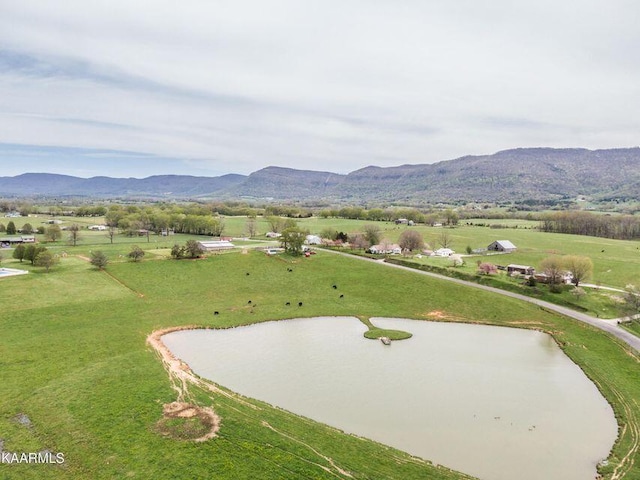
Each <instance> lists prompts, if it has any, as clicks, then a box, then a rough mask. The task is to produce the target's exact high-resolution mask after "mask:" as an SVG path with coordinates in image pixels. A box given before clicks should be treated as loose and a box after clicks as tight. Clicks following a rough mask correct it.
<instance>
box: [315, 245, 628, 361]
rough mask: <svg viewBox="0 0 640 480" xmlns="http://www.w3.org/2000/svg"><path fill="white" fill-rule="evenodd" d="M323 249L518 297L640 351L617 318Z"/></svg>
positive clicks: (364, 259) (360, 258)
mask: <svg viewBox="0 0 640 480" xmlns="http://www.w3.org/2000/svg"><path fill="white" fill-rule="evenodd" d="M323 251H325V252H330V253H335V254H337V255H344V256H347V257H349V258H355V259H359V260H363V261H365V262H374V263H378V264H381V265H385V266H387V267H391V268H398V269H400V270H406V271H408V272H413V273H417V274H420V275H426V276H428V277H433V278H438V279H440V280H446V281H448V282H453V283H457V284H459V285H466V286H468V287H473V288H479V289H481V290H486V291H488V292H493V293H496V294H498V295H504V296H507V297H511V298H517V299H518V300H522V301H524V302H529V303H533V304H534V305H538V306H540V307H543V308H545V309H547V310H552V311H554V312H557V313H560V314H562V315H565V316H567V317H571V318H574V319H576V320H579V321H581V322H584V323H588V324H589V325H593V326H594V327H596V328H599V329H600V330H604V331H605V332H608V333H610V334H611V335H613V336H614V337H616V338H618V339H620V340H622V341H623V342H624V343H626V344H627V345H629V346H630V347H632V348H634V349H635V350H636V351H637V352H640V337H636V336H635V335H633V334H632V333H629V332H627V331H626V330H624V329H623V328H620V326H619V325H618V321H617V320H616V319H613V320H605V319H602V318H596V317H592V316H591V315H586V314H584V313H580V312H576V311H575V310H571V309H570V308H566V307H562V306H560V305H556V304H554V303H550V302H545V301H544V300H538V299H537V298H532V297H527V296H526V295H521V294H519V293H513V292H508V291H506V290H500V289H499V288H495V287H488V286H486V285H480V284H478V283H475V282H469V281H467V280H460V279H458V278H451V277H447V276H445V275H440V274H438V273H432V272H425V271H423V270H416V269H414V268H409V267H403V266H402V265H394V264H393V263H386V262H384V261H381V260H374V259H371V258H366V257H359V256H357V255H350V254H348V253H343V252H337V251H335V250H324V249H323Z"/></svg>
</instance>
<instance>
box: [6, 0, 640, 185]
mask: <svg viewBox="0 0 640 480" xmlns="http://www.w3.org/2000/svg"><path fill="white" fill-rule="evenodd" d="M638 18H640V2H637V1H636V0H603V1H594V0H561V1H558V0H553V1H550V0H537V1H535V2H532V1H530V0H528V1H521V0H491V1H478V0H456V1H445V0H439V1H436V0H403V1H401V2H399V1H394V0H339V1H338V0H304V1H300V0H259V1H253V0H232V1H220V0H183V1H181V2H168V1H162V0H65V1H64V2H51V1H50V0H44V1H31V0H20V1H13V2H12V1H0V176H12V175H17V174H21V173H25V172H49V173H61V174H68V175H76V176H79V177H92V176H97V175H108V176H112V177H137V178H141V177H146V176H149V175H157V174H186V175H205V176H217V175H223V174H226V173H241V174H248V173H251V172H253V171H256V170H259V169H260V168H263V167H266V166H269V165H277V166H282V167H291V168H299V169H309V170H322V171H332V172H336V173H348V172H350V171H353V170H356V169H359V168H362V167H365V166H368V165H378V166H393V165H402V164H407V163H412V164H417V163H433V162H437V161H442V160H448V159H453V158H457V157H460V156H464V155H469V154H471V155H483V154H491V153H494V152H497V151H500V150H505V149H509V148H517V147H558V148H561V147H583V148H589V149H599V148H616V147H633V146H637V145H638V144H639V143H640V141H639V140H638V139H639V138H640V135H639V133H640V58H639V57H640V28H638V24H637V19H638Z"/></svg>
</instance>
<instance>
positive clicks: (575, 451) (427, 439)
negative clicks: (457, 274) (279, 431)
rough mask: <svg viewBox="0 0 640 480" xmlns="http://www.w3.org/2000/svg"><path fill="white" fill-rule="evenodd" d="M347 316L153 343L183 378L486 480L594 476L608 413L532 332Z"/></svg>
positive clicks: (544, 338)
mask: <svg viewBox="0 0 640 480" xmlns="http://www.w3.org/2000/svg"><path fill="white" fill-rule="evenodd" d="M372 322H373V323H374V324H375V325H376V326H379V327H381V328H393V329H399V330H406V331H409V332H411V333H413V337H412V338H411V339H409V340H403V341H398V342H393V343H392V345H390V346H385V345H383V344H382V343H381V342H380V341H377V340H367V339H365V338H364V337H363V336H362V335H363V333H364V332H365V331H366V327H365V326H364V325H363V324H362V323H361V322H360V321H358V320H357V319H356V318H352V317H321V318H312V319H296V320H287V321H278V322H266V323H262V324H258V325H252V326H248V327H238V328H233V329H228V330H187V331H182V332H174V333H171V334H168V335H165V336H164V337H163V341H164V342H165V344H166V345H167V347H169V349H170V350H171V351H172V352H173V353H174V354H175V355H176V356H178V357H179V358H181V359H182V360H184V361H185V362H186V363H188V364H189V365H190V366H191V368H192V369H193V371H194V372H196V373H197V374H199V375H201V376H203V377H205V378H208V379H211V380H213V381H215V382H216V383H219V384H220V385H224V386H226V387H228V388H230V389H231V390H233V391H236V392H239V393H241V394H243V395H247V396H250V397H254V398H257V399H260V400H264V401H266V402H268V403H271V404H273V405H277V406H279V407H282V408H285V409H287V410H289V411H291V412H294V413H297V414H300V415H304V416H306V417H309V418H313V419H314V420H318V421H320V422H323V423H326V424H328V425H331V426H334V427H337V428H340V429H342V430H344V431H346V432H349V433H354V434H357V435H360V436H364V437H367V438H371V439H373V440H376V441H379V442H381V443H384V444H387V445H390V446H393V447H396V448H398V449H400V450H403V451H406V452H409V453H411V454H413V455H416V456H419V457H422V458H424V459H428V460H431V461H432V462H434V463H437V464H442V465H446V466H448V467H450V468H453V469H456V470H459V471H463V472H465V473H469V474H472V475H475V476H477V477H479V478H481V479H487V480H512V479H514V478H518V479H520V480H539V479H541V478H549V479H563V480H573V479H575V480H584V479H590V478H594V477H595V475H596V464H597V463H598V462H599V461H600V460H602V459H604V458H606V457H607V456H608V453H609V451H610V449H611V446H612V445H613V442H614V441H615V438H616V435H617V425H616V422H615V418H614V415H613V411H612V409H611V407H610V405H609V404H608V403H607V402H606V400H605V399H604V398H603V397H602V395H601V394H600V392H599V391H598V390H597V389H596V387H595V386H594V385H593V383H592V382H591V381H589V379H588V378H587V377H586V376H585V375H584V373H583V372H582V371H581V370H580V369H579V368H578V367H577V366H576V365H575V364H574V363H573V362H571V360H570V359H569V358H568V357H567V356H566V355H565V354H564V353H563V352H562V351H561V350H560V348H559V347H558V346H557V345H556V344H555V342H554V341H553V339H552V338H551V337H550V336H548V335H546V334H543V333H540V332H536V331H530V330H520V329H513V328H502V327H490V326H481V325H465V324H453V323H438V322H427V321H416V320H405V319H382V318H374V319H372Z"/></svg>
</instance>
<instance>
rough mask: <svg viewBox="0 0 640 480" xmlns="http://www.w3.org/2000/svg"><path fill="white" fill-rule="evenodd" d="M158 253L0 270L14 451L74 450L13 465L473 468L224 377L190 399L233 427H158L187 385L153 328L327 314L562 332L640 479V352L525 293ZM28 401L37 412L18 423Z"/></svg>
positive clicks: (141, 472)
mask: <svg viewBox="0 0 640 480" xmlns="http://www.w3.org/2000/svg"><path fill="white" fill-rule="evenodd" d="M140 245H141V246H142V247H143V248H145V247H146V246H145V245H144V243H142V242H141V243H140ZM76 248H77V249H82V250H84V249H85V248H88V247H76ZM75 252H76V250H75V249H74V250H73V251H72V253H75ZM152 257H154V258H157V259H158V260H157V261H150V260H148V258H149V257H145V260H144V261H143V262H141V263H138V264H134V263H131V262H125V261H124V259H117V260H116V261H114V263H112V264H110V265H109V266H108V267H107V271H106V272H104V271H98V270H95V269H93V268H91V267H90V266H89V265H88V264H87V263H86V262H85V261H83V260H81V259H79V258H78V257H75V256H74V255H70V256H68V257H66V258H62V259H61V263H60V265H59V266H56V267H54V269H53V270H52V272H51V273H48V274H46V273H44V272H43V271H42V269H31V268H30V267H25V268H28V269H31V270H32V273H31V274H29V275H23V276H20V277H13V278H8V279H3V280H0V282H2V288H1V289H0V302H1V304H2V305H3V315H2V319H1V320H0V327H1V328H2V332H3V334H2V336H1V337H0V352H1V355H0V362H1V367H2V372H3V377H2V382H0V432H1V434H0V438H1V439H2V440H3V441H4V443H3V448H4V450H5V451H10V452H30V451H40V450H42V449H45V448H48V449H51V450H52V451H55V452H64V453H65V460H66V461H65V463H64V465H62V466H52V465H0V472H1V474H2V476H3V478H9V479H25V478H26V479H30V478H38V479H41V478H45V479H47V478H55V479H58V478H61V479H64V478H69V479H76V478H87V479H100V478H105V479H107V478H108V479H111V478H124V477H138V478H181V475H182V473H183V472H184V471H186V470H185V469H187V468H188V472H189V477H190V478H212V477H213V478H234V479H235V478H335V476H338V477H343V476H344V475H343V474H342V473H340V471H348V472H350V473H351V475H352V476H353V478H402V479H404V478H433V479H448V478H465V477H464V476H463V475H462V474H457V473H453V472H449V471H447V470H445V469H442V468H435V467H432V466H429V465H428V464H426V463H424V462H421V461H418V460H415V459H412V458H411V457H409V456H408V455H405V454H403V453H401V452H398V451H396V450H394V449H390V448H387V447H384V446H381V445H378V444H375V443H373V442H369V441H364V440H362V439H358V438H356V437H353V436H348V435H344V434H342V433H340V432H339V431H336V430H335V429H331V428H328V427H325V426H323V425H320V424H317V423H315V422H312V421H309V420H306V419H303V418H299V417H296V416H294V415H290V414H288V413H286V412H284V411H282V410H279V409H273V408H271V407H269V406H268V405H265V404H264V403H262V402H259V401H254V400H248V399H244V398H241V397H239V396H237V395H234V394H230V393H229V392H227V391H225V390H224V389H222V390H221V391H220V392H217V391H214V392H213V393H212V392H211V391H206V390H205V389H204V388H202V387H198V386H191V387H190V401H192V402H197V403H198V404H200V405H202V406H205V407H208V406H213V408H214V410H215V412H216V413H217V414H218V415H219V416H220V417H221V418H222V423H221V428H220V431H219V436H218V438H215V439H213V440H209V441H207V442H204V443H192V442H186V441H182V440H174V439H171V438H166V437H163V436H161V435H160V434H159V433H158V422H159V421H160V420H161V419H162V409H163V404H167V403H170V402H172V401H175V400H176V394H175V392H174V391H173V390H172V388H171V383H170V381H169V378H168V376H167V373H166V371H165V370H164V369H163V366H162V364H161V362H160V361H159V359H158V357H157V355H156V354H155V353H154V352H153V351H152V350H151V349H150V348H149V347H148V346H147V345H146V344H145V339H146V337H147V335H149V334H150V333H151V332H152V331H154V330H157V329H161V328H168V327H175V326H180V325H199V326H209V327H232V326H235V325H244V324H250V323H255V322H259V321H265V320H272V319H285V318H295V317H301V316H304V317H307V316H325V315H359V316H364V317H371V316H397V317H407V318H414V319H417V320H420V319H423V320H424V319H432V320H441V321H442V320H449V321H465V322H481V323H490V324H496V325H511V326H516V327H522V328H536V329H540V330H544V331H548V332H551V333H553V335H554V337H555V338H556V340H557V342H558V343H559V344H560V345H561V346H562V348H563V349H564V350H565V352H566V353H567V354H568V355H569V356H570V357H571V358H572V359H574V361H576V362H577V363H578V364H579V365H580V366H581V367H582V368H583V370H584V371H585V372H586V373H587V375H589V376H590V377H591V378H592V379H593V380H594V381H595V382H596V384H597V385H598V386H599V388H600V389H601V391H602V392H603V394H604V395H605V396H606V397H607V398H608V399H609V401H610V402H611V403H612V405H613V407H614V410H615V412H616V415H617V417H618V420H619V424H620V425H621V426H622V429H621V436H620V438H619V440H618V442H617V444H616V446H615V448H614V451H613V453H612V456H611V457H610V459H609V466H608V467H605V471H604V472H603V473H604V474H605V478H611V479H613V478H626V479H637V478H640V456H639V454H638V442H639V441H640V440H639V437H640V407H639V405H638V399H640V384H639V383H638V382H637V379H638V376H639V374H640V363H639V359H638V356H637V354H634V353H631V352H630V351H628V350H627V349H625V348H624V347H623V346H622V345H620V344H619V343H618V342H617V341H615V340H614V339H612V338H610V337H609V336H607V335H606V334H604V333H602V332H599V331H596V330H595V329H593V328H591V327H589V326H586V325H583V324H581V323H578V322H575V321H571V320H568V319H565V318H562V317H559V316H557V315H553V314H551V313H549V312H545V311H542V310H540V309H539V308H537V307H534V306H531V305H526V304H523V303H521V302H518V301H516V300H511V299H506V298H497V297H495V296H494V295H491V294H489V293H486V292H481V291H477V290H475V289H469V288H465V287H460V286H454V285H450V284H448V283H443V282H439V281H437V280H433V279H429V278H426V277H422V276H419V275H415V274H412V273H409V272H402V271H395V270H391V269H384V268H383V267H380V266H378V265H375V264H372V265H369V264H366V263H365V262H359V261H355V260H351V259H348V258H342V257H338V256H336V255H330V254H326V253H322V252H321V253H319V254H318V255H315V256H313V257H311V258H308V259H305V258H301V259H290V258H286V257H282V258H271V257H267V256H265V255H263V254H259V253H257V252H255V253H249V254H244V255H243V254H240V253H229V254H224V255H216V256H213V257H210V258H207V259H204V260H195V261H187V260H183V261H173V260H162V257H161V256H160V255H153V256H152ZM3 265H4V266H7V267H14V266H18V265H19V264H18V262H17V261H13V260H10V261H7V260H5V261H4V262H3ZM289 269H291V270H293V271H292V272H289V271H288V270H289ZM389 270H390V271H389ZM247 273H249V274H250V275H247ZM334 284H337V285H338V286H339V288H340V292H342V293H343V294H344V295H345V296H344V298H342V299H341V298H339V296H338V294H337V293H336V291H335V290H334V289H332V288H331V287H332V285H334ZM248 299H251V300H252V305H253V306H249V305H248V304H247V301H248ZM299 301H301V302H303V307H298V306H297V302H299ZM286 302H291V304H292V305H294V306H289V307H287V306H286V305H285V303H286ZM214 310H216V311H219V312H220V314H219V315H217V316H214V315H213V311H214ZM363 341H369V340H365V339H363ZM22 414H24V415H26V416H28V419H29V421H30V422H31V424H30V425H25V424H24V422H20V421H18V419H21V418H24V417H21V415H22ZM336 466H337V468H339V469H341V470H337V469H336Z"/></svg>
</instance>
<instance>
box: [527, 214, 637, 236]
mask: <svg viewBox="0 0 640 480" xmlns="http://www.w3.org/2000/svg"><path fill="white" fill-rule="evenodd" d="M540 230H542V231H543V232H552V233H569V234H574V235H590V236H593V237H603V238H615V239H618V240H634V239H637V238H640V217H636V216H632V215H598V214H595V213H589V212H576V211H572V212H556V213H552V214H549V215H547V216H546V217H545V218H544V219H543V220H542V221H541V223H540Z"/></svg>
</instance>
